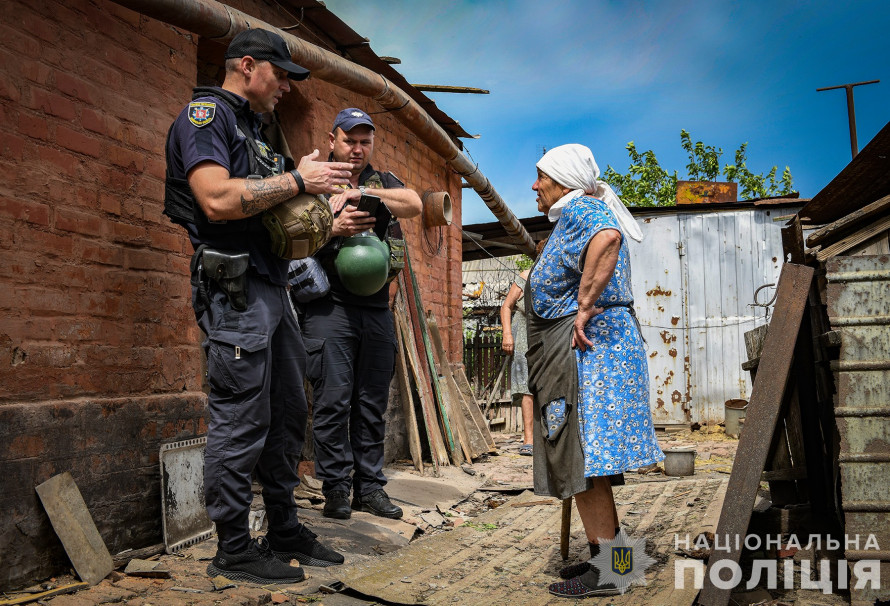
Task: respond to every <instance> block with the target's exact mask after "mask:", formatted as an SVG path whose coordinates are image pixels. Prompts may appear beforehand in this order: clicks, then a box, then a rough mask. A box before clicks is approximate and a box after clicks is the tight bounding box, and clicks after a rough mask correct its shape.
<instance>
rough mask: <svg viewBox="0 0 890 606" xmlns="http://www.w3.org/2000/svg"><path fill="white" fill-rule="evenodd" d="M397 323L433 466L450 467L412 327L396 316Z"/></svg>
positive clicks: (402, 317)
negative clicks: (418, 402)
mask: <svg viewBox="0 0 890 606" xmlns="http://www.w3.org/2000/svg"><path fill="white" fill-rule="evenodd" d="M396 323H397V326H398V327H399V334H400V335H401V337H402V348H403V350H404V351H405V353H406V354H407V358H408V365H409V367H410V369H411V372H412V374H413V376H414V384H415V385H416V386H417V395H418V397H419V398H420V407H421V410H423V420H424V426H425V428H426V435H427V440H428V441H429V446H430V455H431V457H432V459H433V465H434V466H436V468H438V466H439V465H448V452H447V450H446V448H445V440H444V438H442V433H441V430H440V429H439V421H438V419H437V418H436V410H435V405H434V404H433V403H432V401H431V400H432V393H431V391H430V386H429V381H427V379H426V376H425V375H424V374H423V372H422V371H421V368H420V362H419V361H418V360H417V350H416V349H414V335H413V334H412V333H411V327H410V326H409V325H408V321H407V320H406V319H405V317H404V316H402V315H398V316H396Z"/></svg>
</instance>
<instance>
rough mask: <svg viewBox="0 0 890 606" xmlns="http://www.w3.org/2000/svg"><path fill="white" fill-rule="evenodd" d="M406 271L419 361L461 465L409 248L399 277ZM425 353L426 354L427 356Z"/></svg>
mask: <svg viewBox="0 0 890 606" xmlns="http://www.w3.org/2000/svg"><path fill="white" fill-rule="evenodd" d="M406 273H407V277H406V278H405V279H406V280H410V281H411V284H410V285H409V287H408V288H407V289H406V290H405V294H406V295H407V296H406V300H407V301H408V315H409V316H410V317H411V324H412V325H413V326H414V338H415V340H416V339H418V338H419V339H420V341H418V344H417V351H418V353H419V354H420V360H419V361H420V364H421V367H422V368H423V369H424V370H427V371H428V373H429V378H430V382H431V383H432V386H433V396H434V399H435V401H436V404H437V406H438V408H439V420H440V421H441V422H442V429H443V432H442V433H443V435H444V437H445V446H446V447H447V448H448V452H449V453H451V458H452V460H453V462H454V464H455V465H460V464H461V463H463V462H464V456H463V452H462V451H461V446H460V442H459V441H458V440H455V436H454V431H453V430H452V429H451V420H450V419H449V418H448V409H447V405H446V403H445V397H444V395H443V393H442V392H443V390H442V386H441V385H439V376H438V374H436V371H435V368H436V365H435V362H434V361H433V351H432V348H431V347H430V341H429V336H428V335H427V331H426V315H425V313H424V309H423V300H422V299H421V296H420V287H419V286H418V285H417V277H416V276H415V275H414V270H413V269H412V268H411V256H410V255H409V254H408V249H405V269H404V270H403V271H402V272H401V273H400V274H399V277H400V278H401V277H402V276H404V275H405V274H406ZM424 353H425V354H426V357H425V358H424V355H423V354H424Z"/></svg>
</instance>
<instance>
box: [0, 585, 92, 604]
mask: <svg viewBox="0 0 890 606" xmlns="http://www.w3.org/2000/svg"><path fill="white" fill-rule="evenodd" d="M89 586H90V584H89V583H70V584H68V585H62V586H61V587H56V588H54V589H47V590H46V591H39V592H37V593H29V594H27V595H23V596H19V597H17V598H9V599H8V600H0V606H13V604H30V603H31V602H36V601H38V600H43V599H45V598H51V597H53V596H57V595H62V594H65V593H73V592H75V591H78V590H80V589H86V588H88V587H89ZM41 603H43V602H41Z"/></svg>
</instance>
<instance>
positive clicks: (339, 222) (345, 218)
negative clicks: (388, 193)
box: [331, 190, 376, 236]
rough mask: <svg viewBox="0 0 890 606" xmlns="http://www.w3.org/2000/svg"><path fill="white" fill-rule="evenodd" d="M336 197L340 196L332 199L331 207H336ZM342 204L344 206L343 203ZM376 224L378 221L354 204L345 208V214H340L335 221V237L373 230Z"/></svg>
mask: <svg viewBox="0 0 890 606" xmlns="http://www.w3.org/2000/svg"><path fill="white" fill-rule="evenodd" d="M356 191H358V190H356ZM336 197H338V196H333V197H332V198H331V206H333V205H334V198H336ZM340 204H341V206H342V202H341V203H340ZM335 212H336V211H335ZM374 223H376V219H374V217H372V216H371V215H370V213H368V212H365V211H363V210H358V209H357V208H356V207H355V206H353V205H352V204H347V205H346V206H345V207H343V212H341V213H340V216H338V217H337V218H336V219H334V227H333V235H335V236H354V235H355V234H359V233H361V232H363V231H365V230H368V229H372V228H373V227H374Z"/></svg>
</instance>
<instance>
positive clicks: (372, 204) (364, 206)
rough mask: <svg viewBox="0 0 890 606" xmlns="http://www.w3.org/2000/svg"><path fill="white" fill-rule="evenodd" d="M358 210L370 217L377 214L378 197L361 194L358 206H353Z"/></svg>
mask: <svg viewBox="0 0 890 606" xmlns="http://www.w3.org/2000/svg"><path fill="white" fill-rule="evenodd" d="M355 206H356V208H357V209H358V210H363V211H365V212H366V213H368V214H369V215H371V216H372V217H373V216H374V215H376V214H377V207H378V206H380V196H372V195H371V194H362V197H361V198H359V201H358V204H356V205H355Z"/></svg>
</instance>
